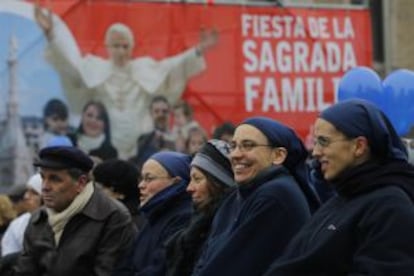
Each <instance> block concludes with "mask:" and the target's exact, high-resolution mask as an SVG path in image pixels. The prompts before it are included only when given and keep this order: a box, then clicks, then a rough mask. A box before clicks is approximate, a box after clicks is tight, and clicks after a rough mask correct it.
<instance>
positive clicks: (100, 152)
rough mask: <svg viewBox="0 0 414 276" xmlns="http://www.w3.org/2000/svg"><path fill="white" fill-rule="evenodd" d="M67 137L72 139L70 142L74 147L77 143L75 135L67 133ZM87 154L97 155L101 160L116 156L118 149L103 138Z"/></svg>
mask: <svg viewBox="0 0 414 276" xmlns="http://www.w3.org/2000/svg"><path fill="white" fill-rule="evenodd" d="M68 137H69V139H70V140H71V141H72V144H73V145H74V146H75V147H76V146H77V145H78V137H77V135H76V134H75V133H72V134H69V135H68ZM88 154H89V155H91V156H96V157H99V158H100V159H102V160H103V161H105V160H108V159H115V158H118V151H117V150H116V149H115V147H114V146H113V145H112V143H111V142H110V141H109V140H108V139H105V140H104V141H103V142H102V144H101V145H100V146H99V147H98V148H96V149H92V150H90V151H89V152H88Z"/></svg>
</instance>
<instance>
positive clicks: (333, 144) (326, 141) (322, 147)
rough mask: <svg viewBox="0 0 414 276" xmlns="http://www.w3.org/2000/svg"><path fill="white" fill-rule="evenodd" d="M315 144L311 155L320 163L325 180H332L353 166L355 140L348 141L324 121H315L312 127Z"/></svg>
mask: <svg viewBox="0 0 414 276" xmlns="http://www.w3.org/2000/svg"><path fill="white" fill-rule="evenodd" d="M314 137H315V143H314V147H313V152H312V155H313V156H314V157H315V158H317V159H318V160H319V162H320V163H321V170H322V173H323V176H324V178H325V179H326V180H333V179H335V178H336V177H337V176H339V175H340V174H341V173H342V172H343V171H345V170H346V169H348V168H350V167H353V166H355V165H356V164H357V163H358V160H357V156H358V154H357V148H356V144H355V141H354V140H355V139H349V138H347V137H346V136H345V135H344V134H342V133H341V132H340V131H338V130H337V129H336V128H335V127H334V126H333V125H332V124H331V123H329V122H328V121H326V120H324V119H321V118H319V119H317V120H316V122H315V127H314Z"/></svg>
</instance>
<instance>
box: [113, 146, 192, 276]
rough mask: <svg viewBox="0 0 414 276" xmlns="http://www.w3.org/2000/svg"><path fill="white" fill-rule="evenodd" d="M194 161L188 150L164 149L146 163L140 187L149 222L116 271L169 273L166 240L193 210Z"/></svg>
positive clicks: (185, 221)
mask: <svg viewBox="0 0 414 276" xmlns="http://www.w3.org/2000/svg"><path fill="white" fill-rule="evenodd" d="M190 162H191V157H190V156H189V155H187V154H182V153H178V152H171V151H162V152H158V153H155V154H153V155H152V156H151V157H150V158H149V159H148V160H147V161H146V162H145V163H144V165H143V167H142V170H141V181H140V182H139V184H138V188H139V191H140V211H141V213H142V214H143V215H144V217H145V219H146V222H145V223H144V225H143V227H142V230H141V231H140V232H139V233H138V236H137V238H136V240H135V242H134V245H133V246H132V248H131V251H130V252H129V254H128V255H127V256H126V257H125V258H124V260H123V261H122V262H121V263H120V265H119V268H118V269H117V271H116V273H114V275H151V276H158V275H160V276H161V275H165V263H166V259H165V258H166V257H165V256H166V250H165V246H164V243H165V242H166V241H167V239H168V238H170V237H171V235H173V234H174V233H175V232H177V231H179V230H181V229H183V228H184V227H186V226H187V225H188V223H189V221H190V218H191V214H192V202H191V197H190V195H189V194H188V193H187V192H186V188H187V185H188V183H189V180H190Z"/></svg>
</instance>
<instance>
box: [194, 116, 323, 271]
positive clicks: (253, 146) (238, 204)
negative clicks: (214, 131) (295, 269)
mask: <svg viewBox="0 0 414 276" xmlns="http://www.w3.org/2000/svg"><path fill="white" fill-rule="evenodd" d="M230 149H231V152H230V158H231V163H232V168H233V172H234V177H235V182H236V183H237V186H238V187H237V189H236V190H235V191H234V192H232V193H230V195H229V196H228V197H227V198H226V199H225V201H224V202H223V203H222V205H221V206H220V208H219V210H218V211H217V213H216V216H215V218H214V221H213V224H212V228H211V231H210V235H209V237H208V239H207V242H206V243H205V244H206V248H205V249H204V251H203V254H202V255H201V257H200V258H199V260H198V262H197V264H196V267H195V271H194V273H193V275H203V276H207V275H249V276H250V275H261V274H262V273H264V272H265V271H266V269H267V268H268V266H269V265H270V264H271V262H272V261H273V260H275V259H277V258H278V257H279V256H280V255H281V254H282V252H283V251H284V249H285V247H286V245H287V244H288V242H289V240H290V239H291V238H292V237H293V236H294V235H295V234H296V233H297V232H298V231H299V230H300V228H301V227H302V226H303V225H304V224H305V223H306V222H307V221H308V220H309V219H310V216H311V213H312V212H313V211H314V210H315V209H316V208H317V207H318V205H319V203H318V198H317V197H316V194H315V193H314V192H313V190H312V189H311V187H310V185H309V183H308V182H307V174H306V166H305V161H306V157H307V151H306V149H305V147H304V146H303V144H302V142H301V141H300V139H299V138H298V137H297V135H296V134H295V133H294V131H293V130H292V129H290V128H288V127H287V126H285V125H283V124H281V123H279V122H277V121H275V120H272V119H269V118H265V117H253V118H249V119H247V120H245V121H244V122H242V123H241V124H240V125H239V126H238V127H237V128H236V130H235V133H234V135H233V138H232V141H231V143H230Z"/></svg>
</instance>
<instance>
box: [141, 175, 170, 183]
mask: <svg viewBox="0 0 414 276" xmlns="http://www.w3.org/2000/svg"><path fill="white" fill-rule="evenodd" d="M169 178H171V177H170V176H151V175H145V176H144V177H143V178H142V179H141V181H143V182H145V183H150V182H152V181H155V180H157V179H169Z"/></svg>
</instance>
